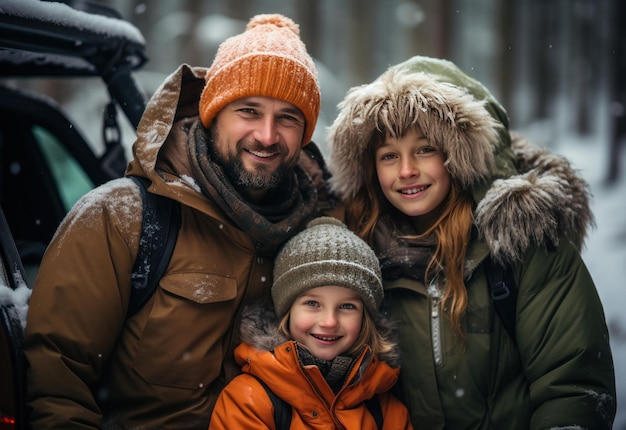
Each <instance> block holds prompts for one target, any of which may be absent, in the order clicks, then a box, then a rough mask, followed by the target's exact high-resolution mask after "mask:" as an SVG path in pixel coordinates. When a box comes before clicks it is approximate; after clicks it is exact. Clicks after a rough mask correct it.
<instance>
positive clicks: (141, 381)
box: [25, 65, 324, 429]
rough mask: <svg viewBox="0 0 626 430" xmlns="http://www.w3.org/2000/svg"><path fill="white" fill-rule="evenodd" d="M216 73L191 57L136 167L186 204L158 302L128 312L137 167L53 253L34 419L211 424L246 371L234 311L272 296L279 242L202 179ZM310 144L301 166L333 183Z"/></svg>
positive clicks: (139, 148)
mask: <svg viewBox="0 0 626 430" xmlns="http://www.w3.org/2000/svg"><path fill="white" fill-rule="evenodd" d="M205 72H206V69H204V68H192V67H189V66H186V65H183V66H181V67H180V68H179V69H178V70H177V71H175V72H174V73H173V74H172V75H170V76H169V77H168V78H167V79H166V81H165V82H164V83H163V85H162V86H161V87H160V88H159V89H158V90H157V92H156V93H155V95H154V96H153V97H152V99H151V100H150V102H149V103H148V106H147V108H146V111H145V114H144V116H143V118H142V120H141V123H140V124H139V127H138V132H137V141H136V143H135V145H134V147H133V151H134V154H135V157H134V159H133V160H132V161H131V163H130V165H129V168H128V169H127V173H128V174H132V175H139V176H145V177H147V178H149V179H150V180H151V181H152V185H151V186H150V188H149V190H150V191H151V192H154V193H156V194H160V195H164V196H167V197H170V198H172V199H174V200H177V201H178V202H180V203H181V220H182V225H181V228H180V231H179V234H178V240H177V244H176V247H175V250H174V253H173V256H172V259H171V261H170V264H169V267H168V269H167V272H166V273H165V275H164V276H163V278H162V279H161V280H160V284H159V287H158V288H157V290H156V292H155V293H154V294H153V296H152V297H151V299H150V301H149V302H148V303H147V304H146V305H145V306H144V307H143V308H142V309H141V310H140V311H139V312H138V313H137V314H136V315H135V316H134V317H132V318H129V319H127V318H126V313H127V310H128V301H129V295H130V274H131V271H132V268H133V263H134V260H135V257H136V254H137V249H138V240H139V234H140V230H141V210H142V203H141V198H140V195H139V190H138V188H137V187H136V185H135V184H134V183H133V182H132V180H131V179H129V178H120V179H115V180H113V181H111V182H109V183H106V184H104V185H103V186H100V187H98V188H96V189H94V190H92V191H91V192H90V193H88V194H87V195H85V196H84V197H83V198H82V199H81V200H80V201H79V202H77V204H76V205H75V206H74V208H73V209H72V210H71V211H70V213H69V214H68V216H67V217H66V219H65V220H64V221H63V223H62V225H61V226H60V228H59V230H58V231H57V233H56V235H55V237H54V238H53V240H52V242H51V244H50V246H49V248H48V250H47V252H46V255H45V257H44V259H43V262H42V265H41V270H40V272H39V276H38V279H37V282H36V285H35V287H34V291H33V294H32V298H31V300H30V310H29V315H28V321H27V329H26V339H25V354H26V357H27V359H28V362H29V365H30V369H29V371H28V375H27V378H28V399H29V404H30V406H31V407H32V408H33V410H34V412H33V414H32V424H33V427H34V428H53V427H54V428H103V427H104V428H131V429H132V428H159V429H165V428H176V429H186V428H202V429H206V427H207V425H208V422H209V417H210V413H211V410H212V407H213V405H214V403H215V400H216V399H217V396H218V394H219V391H220V390H221V388H223V386H224V385H225V384H226V383H227V382H228V381H229V380H230V379H231V378H232V377H234V376H235V375H236V374H237V373H239V366H237V365H236V364H235V363H234V360H233V359H232V357H233V349H234V347H235V346H236V345H237V344H238V343H239V327H238V324H237V323H235V324H234V326H233V324H232V322H233V321H235V322H236V321H237V319H236V318H237V315H238V312H239V309H240V308H241V306H242V305H245V304H247V303H250V302H254V301H256V300H258V299H260V298H262V297H266V296H268V295H269V291H270V286H271V283H272V267H273V258H274V254H275V251H276V250H275V249H274V248H275V246H272V247H263V246H260V245H261V244H258V243H255V241H254V240H253V239H252V238H251V237H250V236H249V235H248V234H247V233H246V232H245V231H242V230H240V229H239V228H237V227H236V226H235V225H234V224H233V223H232V222H231V220H230V219H228V218H227V217H226V216H225V214H224V212H223V211H222V210H221V209H220V208H219V207H218V206H217V205H216V204H215V203H213V202H212V201H211V200H209V199H207V197H205V196H204V195H203V194H202V193H201V192H200V189H199V187H198V186H197V185H196V184H195V183H194V180H193V178H192V174H191V172H190V167H189V162H188V157H187V153H186V146H187V141H188V133H189V129H190V126H191V124H192V123H193V122H194V121H195V120H196V118H197V116H198V100H199V97H200V93H201V91H202V88H203V86H204V79H203V76H204V73H205ZM304 154H305V153H304V151H303V157H302V158H301V162H300V164H301V165H302V166H304V167H306V169H305V170H307V169H308V170H310V172H311V174H312V175H311V176H312V177H313V178H314V182H315V183H316V184H317V185H318V186H319V187H322V185H323V183H322V181H321V179H322V175H321V174H322V170H321V169H320V167H319V166H318V165H317V164H316V162H315V160H313V159H312V158H310V157H308V156H307V155H304ZM322 195H324V190H323V189H322V188H320V189H319V192H318V196H317V197H320V199H319V200H320V202H319V203H320V206H322V203H323V202H322V199H321V196H322ZM61 247H63V248H62V249H63V253H60V249H61ZM35 309H36V311H34V310H35ZM222 362H224V365H223V366H220V365H219V364H220V363H222ZM103 410H104V416H105V419H104V421H103ZM109 411H115V413H111V412H109Z"/></svg>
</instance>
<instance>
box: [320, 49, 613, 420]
mask: <svg viewBox="0 0 626 430" xmlns="http://www.w3.org/2000/svg"><path fill="white" fill-rule="evenodd" d="M390 94H391V95H390ZM399 94H411V95H412V96H413V97H412V98H413V100H414V102H415V105H411V106H405V107H404V108H405V109H410V110H411V112H412V113H411V115H419V116H420V118H419V121H418V123H419V125H420V127H421V129H422V131H423V132H424V133H425V135H426V136H427V137H428V138H429V139H433V141H435V142H436V143H437V144H438V145H441V147H442V148H443V150H444V153H445V154H446V156H447V160H448V161H447V168H448V170H449V171H450V172H451V174H452V176H453V177H455V178H457V179H459V180H460V181H461V182H462V183H463V184H464V186H466V187H467V189H468V190H470V191H471V192H472V193H473V196H474V200H475V201H476V203H477V205H476V208H475V212H474V224H475V225H474V227H475V228H474V231H473V233H472V240H471V243H470V246H469V248H468V250H467V255H466V261H465V274H466V276H465V284H466V287H467V292H468V300H469V302H468V306H467V311H466V313H465V315H464V317H463V321H462V327H463V330H464V332H465V333H466V340H465V343H463V342H462V341H459V339H458V337H457V338H454V335H453V330H452V328H451V326H450V324H449V320H448V319H447V318H446V317H445V316H444V314H443V313H442V312H441V311H440V309H439V296H440V294H441V290H442V288H443V286H442V285H431V286H429V288H427V286H425V285H424V284H423V283H422V282H418V281H416V280H414V279H407V278H400V279H397V280H394V281H390V280H386V282H385V293H386V300H387V301H386V305H387V306H388V308H389V312H390V315H391V318H392V320H400V323H399V324H398V334H399V344H400V347H401V350H402V361H403V363H411V365H403V366H402V372H401V375H400V382H399V387H400V390H401V392H402V394H403V397H404V399H405V401H406V403H407V405H408V407H409V410H410V411H411V417H412V420H413V424H414V425H416V426H417V425H420V426H424V428H428V429H444V428H446V429H550V428H576V429H610V428H611V425H612V421H613V419H614V416H615V407H616V404H615V375H614V367H613V361H612V356H611V350H610V345H609V337H608V330H607V326H606V323H605V318H604V311H603V308H602V304H601V302H600V300H599V297H598V294H597V291H596V288H595V286H594V283H593V280H592V279H591V277H590V275H589V272H588V270H587V268H586V267H585V264H584V262H583V260H582V259H581V256H580V248H581V246H582V244H583V240H584V237H585V233H586V229H587V227H588V226H589V225H592V224H593V216H592V214H591V211H590V209H589V202H588V198H589V196H588V187H587V184H586V183H585V182H584V181H583V180H582V179H581V178H580V177H579V176H578V174H577V172H575V171H574V170H573V169H572V168H571V167H570V165H569V163H568V162H567V161H566V160H565V159H563V158H562V157H559V156H557V155H555V154H552V153H549V152H548V151H546V150H545V149H540V148H538V147H535V146H532V145H531V144H529V143H528V142H527V141H525V140H524V139H523V138H522V137H521V136H519V135H515V134H510V133H509V130H508V118H507V115H506V112H505V111H504V109H503V108H502V107H501V106H500V105H499V103H498V102H497V101H496V100H495V99H494V98H493V97H492V96H491V94H489V92H488V91H487V90H486V89H485V88H484V87H483V86H482V85H480V84H479V83H478V82H476V81H474V80H473V79H471V78H469V77H467V76H466V75H465V74H463V73H462V72H461V71H460V70H459V69H458V68H456V66H454V65H453V64H452V63H449V62H447V61H442V60H435V59H429V58H425V57H414V58H411V59H409V60H407V61H406V62H404V63H401V64H399V65H397V66H394V67H392V68H390V69H389V70H388V71H387V72H385V73H384V74H383V75H381V76H380V77H379V78H378V79H377V80H375V81H374V82H373V83H371V84H369V85H363V86H361V87H357V88H355V89H354V90H353V91H351V92H350V93H349V94H348V95H347V96H346V99H345V100H344V104H343V106H340V114H339V117H338V120H337V121H336V122H335V124H334V125H333V127H332V128H331V130H330V134H329V136H330V146H331V154H330V158H329V167H330V169H331V172H332V173H333V175H334V177H333V179H332V180H331V181H334V184H333V187H334V188H335V189H336V190H338V191H339V192H341V193H342V195H343V196H344V197H346V198H349V197H350V196H352V195H354V193H355V192H356V190H358V189H359V188H360V187H361V186H362V185H363V176H362V175H361V174H360V172H361V171H362V166H363V163H364V162H365V161H364V159H363V157H364V153H365V148H366V146H367V144H368V139H369V138H370V137H371V135H372V133H373V127H374V123H375V122H374V121H373V119H372V118H371V117H370V116H368V115H374V114H373V112H375V111H376V108H377V106H379V105H380V104H381V103H384V102H385V100H389V99H391V100H392V103H394V102H398V100H404V99H403V98H402V96H399ZM343 142H349V144H343ZM387 221H388V220H387ZM385 222H386V221H384V220H383V221H382V223H383V224H384V223H385ZM379 227H382V228H383V229H384V228H390V226H388V225H387V226H384V225H383V226H379ZM489 255H491V256H492V257H493V258H494V259H495V260H497V261H501V262H503V263H505V264H507V265H509V266H511V267H512V269H513V274H514V278H515V281H516V284H517V287H518V289H519V293H518V294H519V295H518V299H517V308H516V314H515V321H516V337H517V345H516V344H515V343H514V342H513V341H512V339H511V338H510V337H509V336H508V334H507V332H506V330H505V329H504V327H503V325H502V321H501V319H500V318H499V317H498V315H497V314H496V312H495V309H494V307H493V304H492V301H491V298H490V293H489V287H488V283H487V279H486V273H485V259H486V258H487V257H488V256H489Z"/></svg>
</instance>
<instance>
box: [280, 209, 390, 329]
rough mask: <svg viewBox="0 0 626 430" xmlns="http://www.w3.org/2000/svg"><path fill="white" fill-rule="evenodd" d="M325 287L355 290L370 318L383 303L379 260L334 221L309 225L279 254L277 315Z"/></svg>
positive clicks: (316, 220) (356, 237) (337, 221)
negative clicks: (297, 300) (332, 286)
mask: <svg viewBox="0 0 626 430" xmlns="http://www.w3.org/2000/svg"><path fill="white" fill-rule="evenodd" d="M325 285H336V286H340V287H347V288H351V289H353V290H354V291H356V292H357V293H359V295H360V296H361V299H362V300H363V303H364V304H365V307H366V308H367V310H368V311H369V312H370V315H376V314H377V313H378V307H379V306H380V303H381V302H382V300H383V285H382V276H381V273H380V266H379V264H378V258H377V257H376V254H375V253H374V251H373V250H372V248H370V247H369V245H368V244H367V243H366V242H365V241H363V240H362V239H361V238H360V237H358V236H357V235H356V234H354V233H352V232H351V231H350V230H349V229H348V228H347V227H346V226H345V224H344V223H342V222H341V221H339V220H338V219H336V218H331V217H320V218H316V219H314V220H313V221H311V222H309V223H308V224H307V226H306V229H305V230H303V231H301V232H300V233H299V234H297V235H296V236H294V237H293V238H291V239H290V240H289V241H288V242H287V243H286V244H285V245H284V246H283V248H282V249H281V251H280V252H279V253H278V256H277V257H276V262H275V264H274V285H273V286H272V300H274V308H275V310H276V315H277V316H278V318H282V317H283V316H284V315H285V314H286V313H287V311H288V310H289V308H290V307H291V304H292V303H293V301H294V300H295V299H296V298H297V297H298V296H299V295H300V294H302V293H303V292H305V291H307V290H310V289H311V288H316V287H323V286H325Z"/></svg>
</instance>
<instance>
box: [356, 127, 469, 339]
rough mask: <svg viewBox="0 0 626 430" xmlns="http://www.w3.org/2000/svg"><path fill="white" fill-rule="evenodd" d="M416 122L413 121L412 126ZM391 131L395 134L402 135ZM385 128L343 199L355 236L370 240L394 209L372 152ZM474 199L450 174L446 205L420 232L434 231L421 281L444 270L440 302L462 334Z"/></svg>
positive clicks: (373, 141) (372, 142) (372, 141)
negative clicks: (351, 193) (358, 183)
mask: <svg viewBox="0 0 626 430" xmlns="http://www.w3.org/2000/svg"><path fill="white" fill-rule="evenodd" d="M415 126H416V124H415V123H412V124H411V127H415ZM408 129H409V128H408V127H407V128H406V129H404V130H402V133H396V132H394V133H393V134H394V135H399V136H403V135H405V134H406V132H407V131H408ZM385 135H386V134H385V132H384V131H377V132H376V133H374V134H373V135H372V137H371V139H370V141H369V143H368V147H367V149H366V151H367V154H366V155H367V156H369V157H367V156H366V158H365V159H366V163H364V165H363V166H362V167H363V173H364V175H365V180H364V186H363V187H362V188H361V189H359V191H358V192H357V194H356V195H355V197H354V198H352V199H350V200H349V201H347V202H346V215H345V222H346V224H347V225H348V227H349V228H350V229H352V230H353V231H354V232H355V233H356V234H357V235H358V236H360V237H361V238H363V239H364V240H366V241H369V238H370V237H371V234H372V232H373V231H374V228H375V227H376V224H377V222H378V220H379V219H380V217H381V215H382V214H383V213H385V212H386V211H395V209H394V208H393V206H392V205H391V204H390V203H389V202H388V201H387V199H386V198H385V196H384V195H383V192H382V190H381V188H380V184H379V182H378V176H377V174H376V164H375V158H374V155H375V153H376V150H377V149H378V147H379V146H380V145H381V144H382V142H383V141H384V139H385ZM473 208H474V200H473V198H472V196H471V194H470V193H469V192H468V191H466V190H462V189H461V187H460V185H459V183H458V181H456V180H455V178H452V187H451V191H450V194H449V196H448V199H447V203H446V207H445V208H444V211H443V213H442V214H441V216H440V217H439V219H438V220H437V221H436V222H435V223H434V224H433V226H432V227H430V228H429V229H428V230H427V231H426V232H424V233H423V235H422V236H426V235H429V234H435V236H436V238H437V246H436V249H435V252H434V254H433V256H432V258H431V259H430V261H429V262H428V265H427V268H426V275H425V279H424V282H425V283H426V284H427V283H428V282H429V280H432V278H433V277H434V276H436V275H437V274H438V273H439V272H441V271H443V273H444V275H445V280H446V290H445V292H444V296H443V300H442V303H441V306H442V308H443V309H444V311H445V313H446V315H448V317H449V318H450V321H451V323H452V326H453V327H454V330H455V332H456V333H457V334H458V335H459V336H460V337H461V338H464V334H463V330H462V329H461V319H462V317H463V314H464V313H465V311H466V309H467V290H466V288H465V283H464V280H463V278H464V264H465V253H466V250H467V246H468V244H469V240H470V233H471V229H472V224H473V220H474V215H473Z"/></svg>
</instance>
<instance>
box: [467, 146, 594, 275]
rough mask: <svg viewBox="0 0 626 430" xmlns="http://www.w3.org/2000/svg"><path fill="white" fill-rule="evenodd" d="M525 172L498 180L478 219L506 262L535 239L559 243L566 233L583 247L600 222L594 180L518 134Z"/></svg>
mask: <svg viewBox="0 0 626 430" xmlns="http://www.w3.org/2000/svg"><path fill="white" fill-rule="evenodd" d="M512 149H513V151H514V153H515V155H516V157H517V163H518V168H519V171H520V174H519V175H515V176H511V177H509V178H506V179H499V180H496V181H494V182H493V184H492V186H491V188H489V190H488V191H487V193H486V194H485V197H484V198H483V199H482V200H481V201H480V202H479V204H478V206H477V208H476V211H475V219H474V222H475V224H476V226H477V227H478V230H479V232H480V233H481V235H482V236H483V237H484V239H485V241H486V242H487V244H488V246H489V247H490V250H491V254H492V255H493V256H494V257H495V259H496V260H497V261H500V262H502V263H505V262H514V261H519V260H521V258H522V256H523V253H524V251H525V250H526V249H528V248H529V247H530V246H531V245H533V244H542V243H552V244H554V245H557V244H558V243H559V237H560V236H561V235H562V236H564V237H565V238H567V239H568V240H569V241H571V242H572V243H573V244H575V245H576V246H577V247H578V248H579V249H580V248H582V246H583V244H584V239H585V236H586V233H587V227H588V226H593V225H594V224H595V222H594V217H593V214H592V212H591V209H590V206H589V201H590V198H591V193H590V190H589V185H588V184H587V183H586V182H585V181H584V180H583V179H582V178H581V177H580V176H579V175H578V173H577V172H576V171H575V170H574V169H573V168H572V167H571V165H570V163H569V162H568V161H567V160H566V159H565V158H564V157H561V156H559V155H556V154H553V153H551V152H549V151H547V150H546V149H543V148H539V147H536V146H533V145H531V144H530V143H529V142H528V141H526V140H525V139H524V138H522V137H521V136H519V135H516V134H513V135H512Z"/></svg>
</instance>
